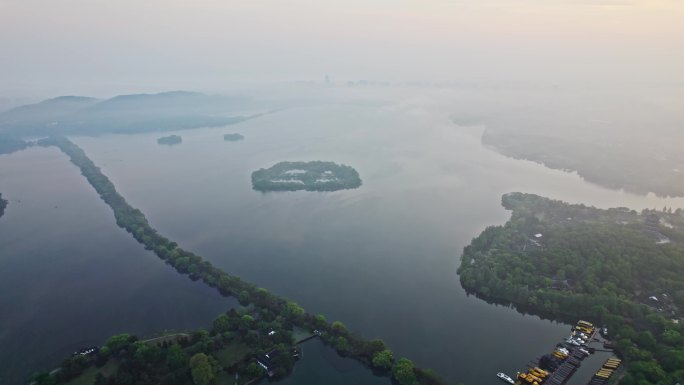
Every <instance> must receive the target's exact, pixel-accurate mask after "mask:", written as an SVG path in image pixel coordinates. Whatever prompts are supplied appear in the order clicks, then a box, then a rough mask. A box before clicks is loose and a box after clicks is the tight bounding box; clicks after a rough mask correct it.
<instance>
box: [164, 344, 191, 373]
mask: <svg viewBox="0 0 684 385" xmlns="http://www.w3.org/2000/svg"><path fill="white" fill-rule="evenodd" d="M187 362H188V356H186V355H185V353H184V352H183V349H181V347H180V346H179V345H178V344H173V345H171V347H170V348H169V349H168V352H167V353H166V364H167V365H169V367H170V368H171V369H179V368H182V367H183V366H185V365H186V364H187Z"/></svg>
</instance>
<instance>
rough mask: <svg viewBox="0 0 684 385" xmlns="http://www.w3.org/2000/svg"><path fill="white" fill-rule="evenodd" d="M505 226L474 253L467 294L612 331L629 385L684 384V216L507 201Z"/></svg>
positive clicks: (468, 256) (516, 196)
mask: <svg viewBox="0 0 684 385" xmlns="http://www.w3.org/2000/svg"><path fill="white" fill-rule="evenodd" d="M502 202H503V206H504V207H505V208H506V209H508V210H511V211H512V216H511V219H510V220H509V221H508V222H507V223H506V224H505V225H503V226H493V227H489V228H487V229H486V230H485V231H483V232H482V233H481V234H480V235H479V236H478V237H477V238H475V239H473V241H472V242H471V244H470V245H468V246H467V247H466V248H465V249H464V251H463V256H462V262H461V267H460V268H459V270H458V273H459V275H460V279H461V283H462V285H463V287H464V288H465V289H466V290H467V291H469V292H470V293H474V294H476V295H478V296H480V297H482V298H484V299H486V300H491V301H496V302H503V303H506V304H512V305H513V306H515V307H517V308H518V309H519V310H521V311H524V312H531V313H535V314H538V315H541V316H544V317H548V318H552V319H556V320H566V321H567V320H575V319H578V318H585V319H589V320H591V321H593V322H594V323H595V324H599V325H605V327H607V330H608V337H609V338H610V340H612V342H613V343H614V345H615V349H616V352H617V353H618V354H619V355H621V356H622V357H623V358H624V359H626V362H627V365H628V372H627V374H626V375H625V376H624V377H623V378H622V380H621V381H620V383H621V384H623V385H633V384H639V385H640V384H658V385H666V384H674V383H677V382H681V381H682V380H684V322H682V317H683V315H684V278H682V277H684V216H683V215H682V210H681V209H677V210H674V211H673V210H672V209H671V208H663V209H662V210H658V211H656V210H644V211H642V212H641V213H637V212H636V211H633V210H629V209H627V208H613V209H608V210H602V209H597V208H594V207H587V206H584V205H571V204H567V203H564V202H561V201H555V200H550V199H546V198H543V197H540V196H537V195H531V194H522V193H511V194H507V195H504V197H503V199H502Z"/></svg>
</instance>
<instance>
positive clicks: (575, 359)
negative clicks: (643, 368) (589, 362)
mask: <svg viewBox="0 0 684 385" xmlns="http://www.w3.org/2000/svg"><path fill="white" fill-rule="evenodd" d="M597 331H598V328H596V327H594V325H592V324H591V323H589V322H586V321H579V322H578V323H577V325H576V326H574V327H573V328H572V332H571V334H570V336H569V337H568V338H566V339H565V340H564V341H562V342H560V343H559V344H557V345H556V347H555V348H554V349H553V351H552V352H551V353H549V354H545V355H543V356H541V357H538V358H536V359H535V360H532V361H530V362H529V363H528V364H527V365H528V366H529V369H528V370H527V371H526V372H518V374H517V376H516V377H517V378H516V381H515V384H516V385H542V384H544V385H565V384H566V383H567V382H568V381H569V380H570V379H571V378H572V376H573V375H574V374H575V372H576V371H577V369H578V368H579V367H580V366H581V364H582V361H583V360H584V359H585V358H587V357H589V356H590V355H591V354H593V353H594V351H595V350H594V349H592V348H589V347H588V345H589V344H590V343H591V342H593V341H595V340H596V339H595V336H596V333H597ZM609 361H610V359H609ZM609 361H606V364H604V365H609V366H608V367H604V368H602V369H601V370H599V372H597V373H596V375H594V377H593V379H597V381H595V382H590V383H589V384H588V385H603V384H605V382H600V380H602V379H604V378H605V376H606V375H607V374H608V373H610V372H609V371H610V370H611V367H613V366H614V365H615V361H610V362H609ZM606 381H607V380H606Z"/></svg>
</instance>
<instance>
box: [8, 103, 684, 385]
mask: <svg viewBox="0 0 684 385" xmlns="http://www.w3.org/2000/svg"><path fill="white" fill-rule="evenodd" d="M437 97H438V98H439V97H440V96H439V95H438V96H437ZM427 100H428V101H429V100H431V99H427ZM450 112H451V111H450V109H449V103H448V100H446V101H444V100H442V101H440V102H439V103H431V102H426V101H425V100H424V99H421V98H413V99H410V100H400V101H398V102H397V101H392V102H391V103H384V104H373V105H364V104H363V103H357V104H351V103H350V104H345V103H337V104H330V105H318V106H315V107H307V108H292V109H288V110H284V111H281V112H278V113H274V114H269V115H265V116H263V117H261V118H258V119H254V120H250V121H246V122H243V123H241V124H238V125H233V126H229V127H226V128H206V129H197V130H190V131H179V132H172V134H176V135H180V136H182V138H183V142H182V144H179V145H176V146H171V147H169V146H160V145H158V144H157V142H156V140H157V138H158V137H160V136H163V135H168V134H167V133H164V134H138V135H107V136H102V137H94V138H93V137H73V138H72V140H73V141H74V142H75V143H77V144H78V145H79V146H81V147H82V148H83V150H84V151H85V152H86V153H87V154H88V155H89V156H90V158H91V159H92V160H93V161H94V162H95V163H96V164H97V165H98V166H99V167H101V168H102V170H103V172H104V173H105V174H106V175H108V176H109V178H110V179H111V180H112V182H113V183H114V184H115V185H116V186H117V189H118V190H119V192H120V193H121V194H122V195H123V196H124V197H125V198H126V199H127V200H128V202H129V203H130V204H131V205H133V206H135V207H137V208H139V209H141V210H142V211H143V212H144V213H145V214H146V216H147V218H148V219H149V221H150V222H151V224H152V225H153V226H154V227H155V228H157V229H158V230H159V231H160V233H161V234H163V235H164V236H167V237H169V238H170V239H172V240H174V241H176V242H178V243H179V244H180V245H181V246H182V247H183V248H185V249H187V250H190V251H193V252H195V253H197V254H199V255H202V256H203V257H205V258H207V259H208V260H210V261H211V262H212V263H214V264H215V265H216V266H218V267H221V268H223V269H225V270H226V271H228V272H230V273H231V274H236V275H238V276H241V277H243V279H245V280H248V281H251V282H255V283H256V284H258V285H260V286H263V287H266V288H268V289H269V290H271V291H273V292H274V293H276V294H278V295H282V296H285V297H287V298H289V299H292V300H294V301H296V302H298V303H299V304H300V305H302V306H304V307H305V308H306V309H307V310H308V311H310V312H313V313H323V314H325V315H326V317H327V318H328V319H329V320H340V321H342V322H343V323H345V324H346V325H347V326H348V327H349V328H350V329H351V330H354V331H357V332H359V333H361V334H362V335H364V336H365V337H368V338H381V339H383V340H384V341H385V342H386V343H387V344H388V345H389V346H390V347H391V348H392V349H393V350H394V351H395V355H396V356H407V357H409V358H411V359H412V360H413V361H414V362H416V363H417V364H419V365H421V366H425V367H430V368H433V369H434V370H435V371H436V372H438V373H439V374H441V375H443V376H445V377H446V378H447V379H448V380H449V381H450V382H451V383H458V382H463V383H465V384H469V385H475V384H478V385H480V384H482V385H484V384H490V383H491V384H498V383H499V380H498V379H497V378H496V377H495V374H496V373H497V372H499V371H504V372H507V373H508V374H510V375H514V374H515V372H516V370H517V369H520V368H522V367H524V365H525V364H526V363H527V362H528V361H529V360H530V359H532V358H535V357H538V356H540V355H541V354H543V353H546V352H549V351H550V349H552V347H553V346H554V345H555V344H556V343H557V342H559V341H560V339H561V338H563V337H564V336H566V335H567V334H568V332H569V325H565V324H560V323H555V322H551V321H548V320H542V319H540V318H538V317H536V316H529V315H522V314H520V313H518V312H517V311H515V310H513V309H510V308H508V307H504V306H494V305H490V304H487V303H486V302H484V301H481V300H479V299H477V298H474V297H472V296H467V295H466V293H465V292H464V291H463V289H462V288H461V286H460V283H459V281H458V276H457V275H456V269H457V268H458V265H459V262H460V255H461V251H462V249H463V247H464V246H465V245H467V244H468V243H469V242H470V240H471V239H472V238H473V237H475V236H477V235H478V234H479V233H480V232H481V231H482V230H483V229H484V228H485V227H486V226H489V225H495V224H502V223H504V222H505V221H506V219H507V218H508V216H509V213H508V212H506V211H505V210H504V209H503V208H502V207H501V206H500V201H501V195H502V194H504V193H507V192H511V191H523V192H529V193H537V194H540V195H545V196H548V197H551V198H555V199H563V200H567V201H570V202H582V203H587V204H593V205H597V206H600V207H612V206H629V207H631V208H634V209H641V208H645V207H648V208H653V207H658V208H660V207H662V206H663V205H665V204H667V205H668V206H673V207H684V202H683V201H682V200H681V199H659V198H656V197H655V196H636V195H632V194H627V193H624V192H621V191H613V190H608V189H604V188H601V187H598V186H596V185H593V184H590V183H587V182H585V181H583V180H582V179H581V178H579V177H578V176H577V175H574V174H568V173H563V172H560V171H553V170H549V169H546V168H544V167H542V166H540V165H537V164H534V163H532V162H527V161H519V160H513V159H509V158H505V157H503V156H501V155H499V154H496V153H494V152H492V151H490V150H488V149H486V148H484V147H482V145H481V144H480V136H481V134H482V127H459V126H456V125H454V124H453V123H452V122H451V121H450V120H449V114H450ZM233 132H239V133H240V134H242V135H244V136H245V139H244V140H243V141H240V142H225V141H224V140H223V135H224V134H225V133H233ZM46 151H47V152H50V151H56V150H54V149H50V150H33V149H32V150H29V151H24V152H21V153H17V154H14V155H10V156H6V157H0V167H2V169H3V170H11V171H12V174H18V175H23V174H24V172H30V168H26V169H24V172H21V167H28V166H25V165H24V163H25V162H29V161H31V162H38V161H37V160H35V159H36V158H40V157H41V156H46V155H45V154H44V153H45V152H46ZM52 156H53V158H54V159H55V162H56V165H54V166H51V167H58V168H61V169H71V170H72V171H71V173H72V174H73V175H72V176H71V177H70V178H71V179H69V183H67V186H66V187H64V188H65V189H67V192H65V194H67V193H73V194H81V195H85V196H88V197H89V198H87V199H85V198H80V199H79V200H78V202H80V201H82V200H84V199H85V200H86V201H87V200H88V199H90V201H92V205H93V206H95V207H97V208H93V209H92V210H90V209H88V208H85V207H84V208H83V209H81V211H86V210H89V212H88V213H87V216H86V217H83V218H79V219H78V220H79V221H81V222H80V223H82V224H83V226H85V227H86V230H87V231H86V230H82V231H84V232H87V234H82V235H79V236H72V241H73V243H69V245H71V247H73V248H83V247H86V246H84V245H82V244H81V242H84V243H85V244H86V245H88V244H90V243H91V242H90V240H89V239H90V237H91V236H92V237H96V236H95V235H93V234H90V231H97V232H98V234H99V235H98V236H99V237H100V238H105V239H108V240H111V242H112V243H114V242H115V241H116V245H111V244H110V248H108V247H106V246H104V245H102V244H98V243H94V244H93V245H92V247H93V248H94V249H96V250H99V251H102V252H103V253H106V252H109V253H112V254H115V255H112V256H111V257H110V258H109V259H108V262H106V263H98V264H97V265H95V264H94V261H90V262H88V263H91V264H90V265H88V263H86V264H85V265H81V264H80V262H79V264H78V269H82V271H83V272H84V273H85V272H89V271H90V269H94V270H96V271H97V269H103V270H105V271H111V270H112V269H115V268H116V269H118V270H119V271H120V272H121V274H122V275H125V274H127V273H126V272H128V271H129V270H135V272H136V273H140V275H141V276H144V275H145V274H143V273H144V271H143V268H141V267H132V265H131V264H135V263H145V264H149V265H150V266H151V267H150V266H147V265H146V266H147V267H146V268H147V269H149V270H151V271H154V272H156V271H157V270H155V269H159V271H160V272H159V273H158V274H159V275H164V274H166V275H168V277H166V275H164V277H165V278H164V279H167V280H169V281H170V282H169V283H168V285H171V286H173V285H184V284H185V285H187V291H188V293H185V295H186V296H199V297H201V298H204V299H205V300H204V301H205V302H203V303H198V301H197V300H194V299H192V298H181V297H180V294H178V295H179V298H177V299H176V300H175V301H174V305H175V311H176V312H177V313H178V314H177V317H181V314H187V316H188V317H189V315H190V314H192V317H193V319H195V320H197V321H198V322H199V320H200V318H202V317H205V318H204V322H205V323H206V324H208V323H209V322H210V320H211V319H212V318H213V316H212V314H213V313H212V311H213V312H214V313H215V311H220V310H218V309H219V308H220V307H221V306H223V308H227V307H228V305H226V304H225V302H220V300H216V299H215V298H214V297H212V296H211V295H210V294H208V293H207V292H206V291H202V290H203V289H202V288H198V287H196V286H197V285H196V284H194V283H192V282H190V281H189V280H188V279H187V278H185V277H181V276H178V277H177V278H174V276H173V273H174V272H173V271H172V270H171V269H168V268H166V269H165V266H164V265H163V263H161V262H158V261H157V262H154V258H153V257H151V255H150V254H149V253H148V252H145V251H144V250H142V249H141V248H140V247H138V248H137V249H136V244H135V243H134V241H133V240H132V238H130V237H128V235H127V234H126V233H125V232H123V230H121V229H118V228H116V226H115V224H114V219H113V216H112V214H111V212H110V211H108V210H109V209H108V208H107V207H106V206H104V205H103V204H102V203H101V202H98V199H97V196H95V194H94V192H93V191H92V189H90V188H89V187H88V186H87V184H86V183H85V181H84V180H82V179H83V178H81V180H80V181H79V180H78V173H77V171H75V169H74V168H73V166H71V165H70V164H68V163H66V158H64V157H60V156H58V155H52ZM18 157H21V158H25V159H26V161H25V162H23V161H19V160H18ZM309 160H325V161H333V162H337V163H343V164H347V165H350V166H352V167H354V168H355V169H356V170H357V171H358V172H359V174H360V175H361V178H362V180H363V185H362V186H361V187H360V188H359V189H356V190H342V191H336V192H326V193H317V192H304V191H300V192H279V193H259V192H256V191H253V190H252V189H251V182H250V174H251V172H252V171H254V170H256V169H259V168H267V167H270V166H272V165H273V164H275V163H277V162H280V161H309ZM57 163H58V164H59V165H57ZM63 163H66V164H63ZM41 167H42V166H41V165H38V166H35V167H34V168H37V169H40V168H41ZM3 172H5V171H3ZM63 172H64V173H66V174H68V173H69V172H67V171H63ZM72 179H73V181H72ZM47 180H50V179H47ZM12 183H15V182H12ZM25 183H27V184H28V185H30V186H32V188H33V189H39V187H38V186H44V185H45V184H44V183H45V180H42V179H41V178H38V177H36V178H34V179H32V181H28V182H25ZM2 184H3V185H2V189H3V191H2V192H3V195H5V193H6V195H7V198H10V206H9V207H8V213H7V218H2V219H1V220H0V226H5V227H4V229H7V228H9V227H10V226H11V225H10V224H11V223H13V222H17V221H22V222H24V223H26V226H29V224H32V225H33V226H36V227H40V228H42V229H45V230H46V231H47V227H43V226H45V225H43V224H42V223H43V222H44V219H43V218H42V216H43V215H45V214H44V213H43V212H42V211H35V212H27V213H25V214H21V215H20V213H18V212H16V213H15V212H13V210H15V209H14V208H13V206H15V204H14V202H13V201H12V200H13V199H15V198H12V195H14V196H15V197H18V198H19V199H22V203H23V199H24V198H23V197H22V196H21V194H19V193H23V192H24V190H19V191H17V190H16V189H18V188H19V187H11V186H9V184H10V183H9V180H8V182H5V178H3V183H2ZM5 184H8V186H5ZM43 188H44V187H43ZM5 190H6V191H5ZM72 190H73V191H72ZM13 191H15V192H13ZM10 193H12V194H10ZM33 193H34V194H35V193H37V192H33ZM52 195H54V192H52V191H51V192H50V194H47V193H44V194H43V196H42V197H40V198H39V197H36V200H44V199H47V198H49V197H50V196H52ZM80 204H85V203H80ZM60 205H61V204H60ZM17 206H18V205H17ZM52 206H54V204H50V203H45V210H47V208H49V207H52ZM59 207H62V206H59ZM88 207H90V206H88ZM16 210H19V209H16ZM98 210H99V211H98ZM79 214H80V213H79ZM85 214H86V213H84V215H85ZM19 217H21V219H20V218H19ZM61 221H64V222H63V223H69V224H70V226H76V224H73V225H72V223H71V222H70V221H71V219H67V218H62V219H61ZM90 221H92V222H93V223H98V224H100V225H99V226H100V227H99V228H98V227H97V226H96V225H90V226H86V225H87V224H88V223H90ZM56 222H60V219H59V218H55V219H53V222H52V223H53V224H54V223H56ZM60 223H61V222H60ZM11 231H14V230H11ZM100 233H102V234H100ZM0 234H2V233H1V232H0ZM24 234H26V233H24ZM88 234H90V235H88ZM3 236H4V235H3ZM51 236H54V234H53V235H51ZM127 245H130V250H137V251H131V252H130V253H127V256H126V257H127V259H126V260H123V259H121V258H120V257H121V254H122V252H121V250H122V249H125V248H127V247H129V246H127ZM34 246H35V245H34ZM24 247H28V246H24ZM36 247H37V246H36ZM37 248H38V247H37ZM39 249H40V250H43V249H44V247H42V246H40V247H39ZM45 253H47V252H45ZM72 253H73V251H72V252H71V253H67V254H66V255H69V256H70V255H71V254H72ZM10 254H12V255H14V254H16V253H15V252H12V253H10ZM48 255H49V254H48ZM60 255H61V254H60ZM88 255H89V258H91V259H92V258H98V259H100V258H102V259H104V258H106V256H102V255H100V254H97V255H92V254H88ZM133 255H135V256H133ZM82 258H85V257H82ZM117 258H118V259H117ZM129 259H130V260H129ZM140 261H144V262H140ZM114 262H116V263H114ZM74 263H76V262H75V261H74ZM112 263H114V265H116V266H115V267H114V266H110V264H112ZM155 263H156V265H155ZM84 266H85V267H84ZM69 268H70V269H74V268H75V267H74V265H72V264H70V267H69ZM65 269H66V267H65ZM3 273H4V272H3ZM112 274H113V273H112ZM147 274H152V275H153V276H154V274H153V273H149V272H148V273H147ZM174 279H175V280H174ZM183 280H185V281H188V282H187V283H182V282H180V281H183ZM129 285H132V284H131V283H129V282H126V285H122V286H124V287H125V288H126V290H128V289H130V290H131V294H133V293H136V294H138V295H139V291H137V289H136V288H135V287H133V288H129ZM174 287H175V286H174ZM178 287H179V289H174V290H180V291H182V290H183V288H180V286H178ZM170 290H172V289H170V288H168V287H166V286H165V284H162V282H161V279H160V282H159V285H155V286H154V287H149V288H148V289H146V290H145V291H144V292H145V293H150V296H149V298H146V299H140V298H137V297H136V298H137V300H138V301H139V302H138V304H139V305H140V306H144V305H142V304H143V303H149V302H150V300H151V299H153V298H154V299H155V300H157V301H162V302H163V301H164V300H163V298H164V296H166V295H168V291H170ZM26 291H27V293H26V294H25V295H26V296H30V295H31V293H32V292H33V291H34V289H33V288H32V286H31V285H27V286H26ZM91 292H92V297H93V301H95V298H97V301H98V303H100V302H101V301H103V300H102V299H100V298H99V295H100V294H99V293H98V292H97V291H91ZM193 293H194V294H193ZM108 294H110V295H111V293H108ZM65 298H69V300H68V301H65V302H67V304H63V303H60V305H62V306H64V307H65V308H67V309H68V308H73V306H72V305H71V304H70V303H69V301H71V300H72V299H71V297H69V296H66V297H65ZM207 298H208V299H207ZM13 301H14V300H13ZM214 301H218V302H217V303H215V302H214ZM221 304H222V305H221ZM124 306H125V309H124ZM203 306H204V310H203V311H204V313H203V314H199V313H201V311H198V310H197V309H200V310H201V308H202V307H203ZM214 306H215V307H214ZM131 307H135V304H133V303H131V304H127V303H126V304H122V308H121V309H120V310H119V311H120V312H123V311H128V310H130V308H131ZM196 308H197V309H196ZM90 309H92V307H91V308H90ZM167 311H169V312H172V311H174V310H167ZM174 314H175V313H174ZM195 317H196V318H195ZM163 321H164V322H165V324H164V325H163V326H161V325H160V327H162V328H163V327H175V328H183V327H187V326H189V325H190V324H191V323H192V322H190V321H189V320H188V319H186V323H185V324H183V323H182V322H180V321H179V320H173V319H170V318H168V319H165V320H163ZM174 321H178V322H176V323H175V324H174ZM83 322H86V323H88V324H93V323H94V322H91V321H85V320H83ZM136 322H141V323H143V324H145V323H147V325H149V324H150V323H154V321H151V320H148V319H146V318H145V319H144V321H143V319H140V320H138V321H136V320H133V319H131V320H130V324H129V325H128V326H129V328H127V329H125V328H122V329H125V330H131V329H133V328H134V326H139V324H138V325H134V324H135V323H136ZM159 322H161V321H159ZM52 323H53V321H52V320H51V321H50V323H46V324H45V326H46V327H47V326H50V325H51V324H52ZM199 323H201V322H199ZM110 329H111V328H110ZM145 330H148V329H145ZM149 332H151V330H150V331H149ZM67 340H69V338H65V341H67ZM46 345H47V344H46ZM297 371H300V369H299V368H298V369H297ZM329 373H330V375H331V376H337V375H336V374H335V372H334V371H329ZM368 375H369V376H371V377H368V381H373V379H374V378H375V377H372V375H371V374H370V372H368ZM306 378H309V377H306V376H303V377H302V382H298V383H320V381H319V382H307V380H305V379H306ZM311 378H313V377H311Z"/></svg>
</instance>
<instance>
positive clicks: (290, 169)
mask: <svg viewBox="0 0 684 385" xmlns="http://www.w3.org/2000/svg"><path fill="white" fill-rule="evenodd" d="M359 186H361V178H360V177H359V173H358V172H357V171H356V170H355V169H354V168H352V167H350V166H347V165H344V164H342V165H339V164H336V163H333V162H323V161H313V162H280V163H277V164H275V165H274V166H272V167H270V168H267V169H264V168H262V169H259V170H257V171H254V172H253V173H252V188H254V190H257V191H298V190H306V191H336V190H343V189H354V188H358V187H359Z"/></svg>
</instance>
